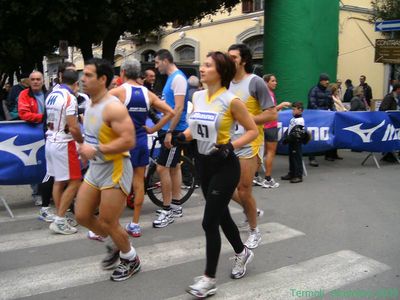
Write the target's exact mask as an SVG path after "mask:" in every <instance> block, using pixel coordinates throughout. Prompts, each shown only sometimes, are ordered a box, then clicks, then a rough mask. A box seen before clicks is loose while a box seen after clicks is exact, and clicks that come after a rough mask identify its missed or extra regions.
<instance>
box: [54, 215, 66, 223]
mask: <svg viewBox="0 0 400 300" xmlns="http://www.w3.org/2000/svg"><path fill="white" fill-rule="evenodd" d="M64 221H65V218H62V217H59V216H55V217H54V222H56V223H57V224H62V223H64Z"/></svg>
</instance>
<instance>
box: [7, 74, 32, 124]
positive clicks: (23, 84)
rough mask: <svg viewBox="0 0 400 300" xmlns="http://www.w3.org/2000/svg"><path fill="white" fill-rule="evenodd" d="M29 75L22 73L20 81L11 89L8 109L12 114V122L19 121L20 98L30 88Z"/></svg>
mask: <svg viewBox="0 0 400 300" xmlns="http://www.w3.org/2000/svg"><path fill="white" fill-rule="evenodd" d="M28 77H29V74H27V73H22V74H21V79H20V81H19V82H18V83H17V84H16V85H14V86H13V87H12V88H11V91H10V93H9V94H8V97H7V109H8V111H9V113H10V119H11V120H18V119H19V116H18V97H19V94H20V93H21V92H22V91H23V90H25V89H26V88H27V87H29V79H28Z"/></svg>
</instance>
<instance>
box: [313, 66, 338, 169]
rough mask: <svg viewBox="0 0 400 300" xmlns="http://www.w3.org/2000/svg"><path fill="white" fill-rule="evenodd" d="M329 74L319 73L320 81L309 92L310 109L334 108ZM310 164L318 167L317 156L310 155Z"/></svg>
mask: <svg viewBox="0 0 400 300" xmlns="http://www.w3.org/2000/svg"><path fill="white" fill-rule="evenodd" d="M328 86H329V76H328V74H326V73H322V74H320V75H319V82H318V84H317V85H316V86H314V87H313V88H311V90H310V92H309V93H308V107H307V108H308V109H320V110H334V105H333V99H332V93H331V91H330V90H329V89H328ZM309 160H310V166H312V167H318V166H319V164H318V162H317V160H316V159H315V156H309Z"/></svg>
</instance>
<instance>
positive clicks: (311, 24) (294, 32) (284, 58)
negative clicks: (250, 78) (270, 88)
mask: <svg viewBox="0 0 400 300" xmlns="http://www.w3.org/2000/svg"><path fill="white" fill-rule="evenodd" d="M264 26H265V27H264V74H267V73H274V74H275V75H276V77H277V79H278V89H277V90H276V95H277V99H278V101H279V102H281V101H284V100H285V101H286V100H288V101H302V102H303V103H304V104H306V105H307V100H308V98H307V96H308V91H309V90H310V88H311V87H312V86H314V85H315V84H316V83H317V82H318V77H319V74H320V73H328V74H329V76H330V79H331V82H333V81H335V80H336V72H337V56H338V38H339V36H338V35H339V31H338V28H339V1H338V0H284V1H283V0H265V20H264Z"/></svg>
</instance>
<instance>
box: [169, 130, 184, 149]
mask: <svg viewBox="0 0 400 300" xmlns="http://www.w3.org/2000/svg"><path fill="white" fill-rule="evenodd" d="M184 142H186V136H185V134H184V133H183V132H179V133H178V134H177V135H173V136H172V139H171V144H172V145H173V146H177V145H178V144H182V143H184Z"/></svg>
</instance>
